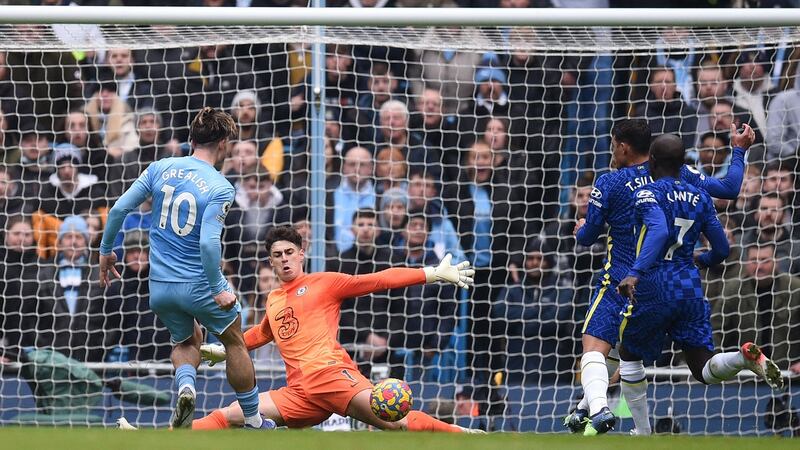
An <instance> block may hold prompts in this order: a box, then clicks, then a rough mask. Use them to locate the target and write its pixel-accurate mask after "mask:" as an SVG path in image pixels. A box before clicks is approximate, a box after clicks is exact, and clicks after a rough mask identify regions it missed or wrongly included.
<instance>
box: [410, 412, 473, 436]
mask: <svg viewBox="0 0 800 450" xmlns="http://www.w3.org/2000/svg"><path fill="white" fill-rule="evenodd" d="M406 423H407V424H408V425H407V430H408V431H436V432H442V433H461V432H462V430H461V428H459V427H457V426H455V425H450V424H447V423H444V422H442V421H441V420H438V419H434V418H433V417H431V416H429V415H427V414H425V413H424V412H422V411H411V412H409V413H408V417H407V422H406Z"/></svg>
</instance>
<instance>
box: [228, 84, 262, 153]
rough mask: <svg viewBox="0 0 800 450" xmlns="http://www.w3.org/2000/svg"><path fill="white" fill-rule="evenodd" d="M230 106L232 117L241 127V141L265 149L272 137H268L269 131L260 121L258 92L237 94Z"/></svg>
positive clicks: (240, 92)
mask: <svg viewBox="0 0 800 450" xmlns="http://www.w3.org/2000/svg"><path fill="white" fill-rule="evenodd" d="M230 106H231V116H233V120H235V121H236V125H238V127H239V140H240V141H252V142H255V143H256V148H257V149H261V148H264V145H265V144H266V143H267V140H268V139H269V138H270V137H272V136H271V135H269V136H268V135H267V130H266V129H265V128H264V127H262V126H261V122H260V121H259V115H260V114H261V102H260V101H259V100H258V95H257V94H256V92H255V91H252V90H245V91H239V92H237V93H236V96H235V97H233V101H232V102H231V105H230Z"/></svg>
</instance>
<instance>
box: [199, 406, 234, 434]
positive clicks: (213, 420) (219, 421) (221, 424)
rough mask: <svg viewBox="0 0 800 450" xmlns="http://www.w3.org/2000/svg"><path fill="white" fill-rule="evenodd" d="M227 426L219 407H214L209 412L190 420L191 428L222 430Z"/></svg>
mask: <svg viewBox="0 0 800 450" xmlns="http://www.w3.org/2000/svg"><path fill="white" fill-rule="evenodd" d="M226 428H228V420H227V419H225V414H223V413H222V410H221V409H215V410H214V411H213V412H212V413H211V414H209V415H207V416H205V417H203V418H202V419H196V420H194V421H192V429H193V430H224V429H226Z"/></svg>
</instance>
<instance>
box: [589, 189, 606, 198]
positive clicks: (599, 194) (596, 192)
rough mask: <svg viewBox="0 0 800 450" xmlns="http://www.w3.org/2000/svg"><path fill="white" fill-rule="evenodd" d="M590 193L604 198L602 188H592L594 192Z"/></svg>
mask: <svg viewBox="0 0 800 450" xmlns="http://www.w3.org/2000/svg"><path fill="white" fill-rule="evenodd" d="M589 195H591V196H592V198H602V197H603V193H602V192H600V189H597V188H592V193H591V194H589Z"/></svg>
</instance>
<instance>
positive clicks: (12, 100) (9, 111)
mask: <svg viewBox="0 0 800 450" xmlns="http://www.w3.org/2000/svg"><path fill="white" fill-rule="evenodd" d="M6 55H7V54H6V52H5V51H0V115H2V116H4V117H5V127H2V126H0V137H2V136H1V135H2V130H19V129H21V128H22V126H21V125H22V124H23V123H24V122H30V121H32V120H33V119H34V115H33V107H34V104H33V98H32V97H31V92H30V89H29V88H28V87H27V86H26V85H25V84H24V83H20V82H16V81H14V80H13V79H11V67H9V65H8V63H7V59H6ZM0 121H1V120H0ZM9 140H10V139H9ZM4 142H5V143H6V144H8V141H5V140H0V144H3V143H4ZM5 162H6V163H9V164H16V163H17V162H19V154H18V153H9V152H8V150H7V149H6V157H5Z"/></svg>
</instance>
